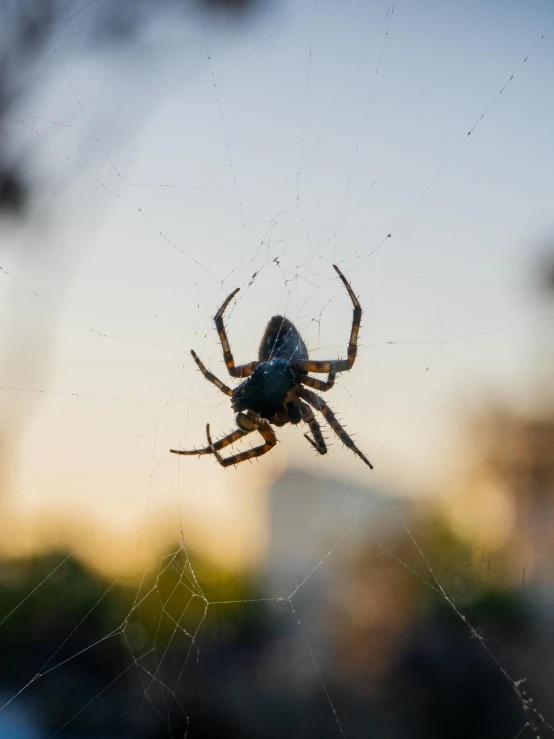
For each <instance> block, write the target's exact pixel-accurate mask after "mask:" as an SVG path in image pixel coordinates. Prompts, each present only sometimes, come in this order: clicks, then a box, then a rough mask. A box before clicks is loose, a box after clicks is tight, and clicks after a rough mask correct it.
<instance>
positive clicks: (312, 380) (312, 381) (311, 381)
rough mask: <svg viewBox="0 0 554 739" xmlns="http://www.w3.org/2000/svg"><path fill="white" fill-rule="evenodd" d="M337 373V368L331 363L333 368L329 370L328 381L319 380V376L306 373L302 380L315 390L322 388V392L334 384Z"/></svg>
mask: <svg viewBox="0 0 554 739" xmlns="http://www.w3.org/2000/svg"><path fill="white" fill-rule="evenodd" d="M336 374H337V371H336V369H335V368H334V366H333V365H331V369H330V370H329V377H328V378H327V380H326V381H324V380H318V379H317V377H310V376H309V375H306V377H303V378H302V379H301V380H300V382H301V383H302V384H303V385H307V386H308V387H313V389H314V390H320V391H321V392H326V391H327V390H330V389H331V388H332V387H333V385H334V384H335V375H336Z"/></svg>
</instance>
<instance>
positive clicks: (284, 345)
mask: <svg viewBox="0 0 554 739" xmlns="http://www.w3.org/2000/svg"><path fill="white" fill-rule="evenodd" d="M333 267H334V268H335V271H336V272H337V274H338V276H339V277H340V279H341V280H342V282H343V283H344V286H345V287H346V289H347V291H348V294H349V295H350V299H351V300H352V304H353V306H354V312H353V316H352V329H351V331H350V341H349V344H348V352H347V359H337V360H311V359H310V358H309V357H308V350H307V348H306V344H305V343H304V341H303V339H302V337H301V336H300V334H299V333H298V331H297V329H296V328H295V327H294V326H293V324H292V323H291V322H290V321H289V320H288V319H287V318H284V317H283V316H273V318H272V319H271V320H270V321H269V323H268V325H267V328H266V330H265V333H264V335H263V337H262V341H261V343H260V349H259V353H258V361H254V362H249V363H248V364H242V365H239V366H238V367H237V366H235V360H234V359H233V354H232V353H231V348H230V346H229V341H228V339H227V334H226V333H225V326H224V324H223V313H224V312H225V309H226V308H227V306H228V305H229V303H230V302H231V300H232V299H233V298H234V297H235V295H236V294H237V293H238V291H239V290H240V288H237V289H236V290H235V291H234V292H232V293H231V294H230V295H229V297H228V298H227V300H226V301H225V302H224V303H223V305H222V306H221V308H220V309H219V310H218V311H217V313H216V314H215V319H214V320H215V326H216V329H217V332H218V334H219V338H220V340H221V346H222V348H223V356H224V359H225V364H226V365H227V370H228V372H229V374H230V375H231V377H237V378H246V379H245V380H244V382H241V384H240V385H238V386H237V387H236V388H235V389H234V390H231V388H230V387H227V385H225V384H224V383H223V382H221V380H219V379H218V378H217V377H215V375H213V374H212V373H211V372H210V371H209V370H207V369H206V367H204V365H203V364H202V362H201V361H200V359H199V358H198V356H197V355H196V352H194V350H192V351H191V354H192V356H193V358H194V361H195V362H196V364H197V365H198V369H199V370H200V372H202V374H203V375H204V377H205V378H206V380H209V381H210V382H213V384H214V385H215V386H216V387H217V388H219V390H221V392H222V393H225V395H228V396H229V397H230V398H231V405H232V406H233V410H234V411H236V413H237V417H236V423H237V427H238V428H237V429H236V430H235V431H233V432H232V433H230V434H228V435H227V436H225V437H224V438H223V439H220V440H219V441H216V442H215V443H214V442H213V441H212V437H211V434H210V425H209V424H208V425H207V426H206V435H207V437H208V446H207V447H205V448H204V449H191V450H184V449H171V450H170V451H171V452H172V453H173V454H187V455H193V454H213V455H214V457H215V458H216V459H217V461H218V462H219V464H220V465H222V466H223V467H229V466H231V465H236V464H239V462H244V461H246V460H247V459H253V458H254V457H261V455H262V454H266V452H269V451H270V450H271V449H273V447H274V446H275V445H276V443H277V437H276V436H275V431H274V430H273V428H272V424H273V425H274V426H284V425H285V424H286V423H292V424H298V423H300V422H301V421H303V422H304V423H306V424H308V426H309V428H310V431H311V433H312V435H311V436H308V434H304V436H305V437H306V439H307V440H308V441H309V442H310V444H311V445H312V446H313V447H314V449H315V450H316V452H318V453H319V454H326V453H327V446H326V444H325V440H324V438H323V434H322V432H321V426H320V425H319V423H318V421H317V420H316V418H315V416H314V412H313V410H312V409H315V410H316V411H319V412H320V413H321V414H322V415H323V417H324V419H325V420H326V421H327V423H328V424H329V426H330V427H331V428H332V429H333V431H334V432H335V434H336V435H337V436H338V437H339V438H340V439H341V441H342V442H343V443H344V444H345V445H346V446H347V447H348V448H349V449H351V450H352V451H353V452H354V453H355V454H357V455H358V457H360V459H362V460H363V461H364V462H365V463H366V464H367V466H368V467H369V468H370V469H373V465H372V464H371V462H370V461H369V460H368V459H367V457H366V456H365V455H364V454H362V452H361V451H360V450H359V449H358V447H357V446H356V445H355V444H354V442H353V441H352V439H351V438H350V436H349V435H348V434H347V433H346V431H345V430H344V429H343V427H342V426H341V425H340V423H339V422H338V421H337V418H336V416H335V414H334V413H333V411H332V410H331V409H330V408H329V406H328V405H327V403H326V402H325V401H324V400H323V398H322V397H321V396H319V395H317V394H316V393H314V392H313V390H320V391H327V390H330V389H331V388H332V387H333V384H334V382H335V375H336V374H337V372H345V371H346V370H349V369H351V367H352V366H353V364H354V360H355V359H356V352H357V349H358V346H357V342H358V331H359V329H360V321H361V318H362V308H361V306H360V303H359V302H358V299H357V298H356V296H355V295H354V291H353V290H352V288H351V287H350V283H349V282H348V280H347V279H346V278H345V276H344V275H343V274H342V272H341V271H340V269H339V268H338V267H337V266H336V264H334V265H333ZM308 372H316V373H317V372H320V373H326V374H327V380H326V381H323V380H318V379H317V378H316V377H311V376H310V375H309V374H308ZM309 388H313V390H310V389H309ZM253 431H258V433H259V434H260V435H261V436H262V437H263V440H264V442H265V443H264V444H262V445H260V446H257V447H253V448H252V449H249V450H248V451H246V452H239V453H238V454H234V455H233V456H231V457H227V458H223V457H222V456H221V454H220V453H219V452H220V450H221V449H224V448H225V447H227V446H229V445H230V444H234V443H235V442H236V441H238V440H239V439H242V438H243V437H244V436H246V435H247V434H251V433H252V432H253Z"/></svg>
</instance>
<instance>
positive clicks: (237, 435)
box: [169, 427, 256, 456]
mask: <svg viewBox="0 0 554 739" xmlns="http://www.w3.org/2000/svg"><path fill="white" fill-rule="evenodd" d="M255 430H256V427H254V428H252V429H249V430H248V431H243V430H242V429H237V430H236V431H232V432H231V433H230V434H227V436H224V437H223V439H220V440H219V441H216V442H215V444H214V445H213V448H214V449H217V450H219V449H223V448H224V447H226V446H229V444H234V443H235V441H238V440H239V439H242V437H243V436H247V435H248V434H251V433H252V431H255ZM169 451H170V452H171V453H172V454H185V455H187V456H194V455H196V454H198V455H200V454H213V450H212V447H211V446H207V447H204V448H203V449H190V450H185V449H170V450H169Z"/></svg>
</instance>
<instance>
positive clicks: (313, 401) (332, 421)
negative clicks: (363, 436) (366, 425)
mask: <svg viewBox="0 0 554 739" xmlns="http://www.w3.org/2000/svg"><path fill="white" fill-rule="evenodd" d="M296 392H297V393H298V395H299V396H300V397H301V398H304V400H307V401H308V403H309V404H310V405H311V406H312V407H313V408H315V409H316V411H319V412H320V413H322V414H323V418H324V419H325V420H326V421H327V423H328V424H329V426H330V427H331V428H332V429H333V431H334V432H335V434H336V435H337V436H338V437H339V439H340V440H341V441H342V442H343V444H345V445H346V446H347V447H348V448H349V449H351V450H352V451H353V452H354V454H357V455H358V457H360V459H363V461H364V462H365V463H366V464H367V466H368V467H369V468H370V469H371V470H372V469H373V465H372V464H371V462H370V461H369V459H368V458H367V457H366V456H365V454H363V453H362V452H361V451H360V450H359V449H358V447H357V446H356V444H354V442H353V441H352V439H351V438H350V436H348V434H347V433H346V431H345V430H344V429H343V427H342V426H341V425H340V423H339V422H338V421H337V418H336V416H335V414H334V413H333V411H332V410H331V409H330V408H329V406H328V405H327V403H326V402H325V401H324V400H323V398H320V396H319V395H317V394H316V393H313V392H312V391H311V390H308V389H306V388H301V389H299V390H297V391H296Z"/></svg>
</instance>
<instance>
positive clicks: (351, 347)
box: [292, 264, 362, 372]
mask: <svg viewBox="0 0 554 739" xmlns="http://www.w3.org/2000/svg"><path fill="white" fill-rule="evenodd" d="M333 267H334V268H335V272H336V273H337V274H338V276H339V277H340V278H341V280H342V282H343V284H344V286H345V287H346V289H347V290H348V294H349V295H350V299H351V300H352V305H353V306H354V310H353V313H352V328H351V330H350V341H349V342H348V351H347V356H348V359H336V360H330V359H327V360H326V359H324V360H321V361H318V360H311V359H305V360H298V361H297V362H293V363H292V368H293V370H302V371H304V372H330V371H331V367H334V368H335V372H345V371H346V370H349V369H351V368H352V366H353V364H354V361H355V359H356V354H357V352H358V333H359V331H360V323H361V321H362V307H361V305H360V303H359V301H358V298H357V297H356V296H355V295H354V291H353V290H352V288H351V287H350V283H349V282H348V280H347V279H346V277H345V276H344V275H343V274H342V272H341V271H340V269H339V268H338V267H337V265H336V264H333Z"/></svg>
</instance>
